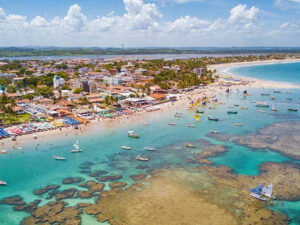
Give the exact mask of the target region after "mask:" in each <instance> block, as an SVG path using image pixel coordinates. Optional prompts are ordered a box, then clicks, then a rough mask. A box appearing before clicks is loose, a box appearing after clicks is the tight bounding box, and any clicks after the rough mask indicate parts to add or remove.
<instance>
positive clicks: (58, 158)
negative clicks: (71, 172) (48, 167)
mask: <svg viewBox="0 0 300 225" xmlns="http://www.w3.org/2000/svg"><path fill="white" fill-rule="evenodd" d="M53 158H54V159H55V160H62V161H63V160H66V158H65V157H61V156H57V155H55V156H54V157H53Z"/></svg>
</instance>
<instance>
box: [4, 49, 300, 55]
mask: <svg viewBox="0 0 300 225" xmlns="http://www.w3.org/2000/svg"><path fill="white" fill-rule="evenodd" d="M278 53H279V54H281V53H282V54H288V53H291V54H300V47H290V48H285V47H241V48H239V47H231V48H229V47H228V48H218V47H182V48H155V47H153V48H150V47H149V48H126V49H124V50H123V49H122V48H99V47H89V48H84V47H74V48H71V47H2V48H0V57H24V56H72V55H140V54H278Z"/></svg>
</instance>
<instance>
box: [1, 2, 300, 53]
mask: <svg viewBox="0 0 300 225" xmlns="http://www.w3.org/2000/svg"><path fill="white" fill-rule="evenodd" d="M122 43H124V44H125V47H163V46H166V47H187V46H195V47H207V46H214V47H220V46H222V47H228V46H235V47H238V46H300V0H75V1H74V0H0V46H2V47H5V46H64V47H67V46H94V47H120V46H121V45H122Z"/></svg>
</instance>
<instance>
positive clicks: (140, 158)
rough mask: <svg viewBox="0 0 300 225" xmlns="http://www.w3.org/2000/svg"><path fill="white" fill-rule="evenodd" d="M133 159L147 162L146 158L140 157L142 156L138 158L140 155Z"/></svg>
mask: <svg viewBox="0 0 300 225" xmlns="http://www.w3.org/2000/svg"><path fill="white" fill-rule="evenodd" d="M135 159H136V160H137V161H148V158H146V157H142V156H140V155H138V156H137V157H136V158H135Z"/></svg>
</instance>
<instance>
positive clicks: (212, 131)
mask: <svg viewBox="0 0 300 225" xmlns="http://www.w3.org/2000/svg"><path fill="white" fill-rule="evenodd" d="M209 131H210V133H212V134H217V133H219V132H218V131H217V130H209Z"/></svg>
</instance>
